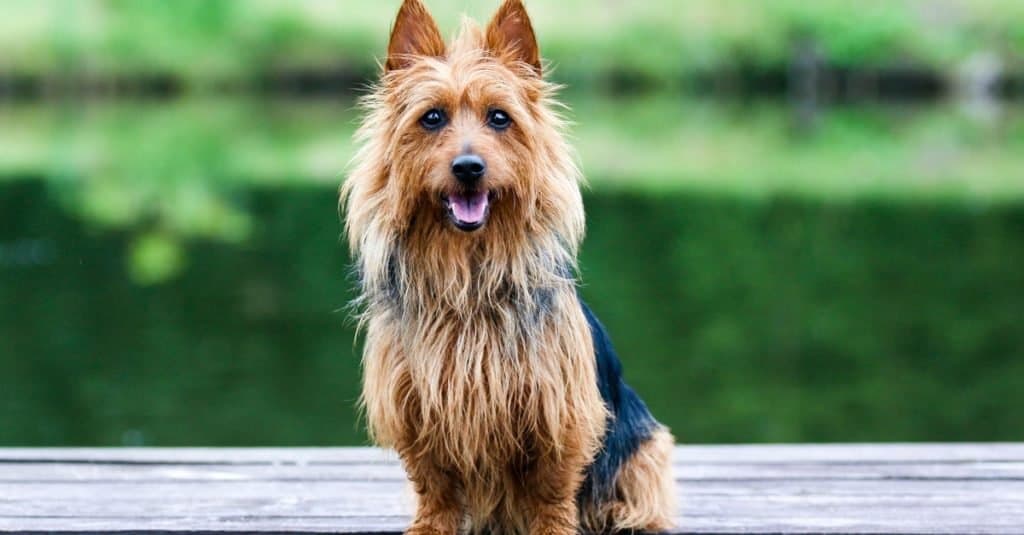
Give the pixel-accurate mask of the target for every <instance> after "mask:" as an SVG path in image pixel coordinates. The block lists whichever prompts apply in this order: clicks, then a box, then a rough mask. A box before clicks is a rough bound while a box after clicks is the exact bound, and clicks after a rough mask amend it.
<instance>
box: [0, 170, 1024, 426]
mask: <svg viewBox="0 0 1024 535" xmlns="http://www.w3.org/2000/svg"><path fill="white" fill-rule="evenodd" d="M168 165H170V164H168ZM175 165H181V166H182V168H187V167H188V166H187V165H186V164H185V163H181V164H175ZM143 167H144V166H141V164H140V167H139V168H138V169H141V168H143ZM196 169H197V170H198V169H199V167H196ZM197 172H198V171H197ZM99 180H102V179H99ZM231 180H232V179H231V178H230V177H228V178H225V179H224V182H225V183H230V182H231ZM216 187H220V185H219V183H218V184H217V185H216ZM147 188H150V185H147V184H143V185H142V189H144V190H146V191H147V192H146V193H145V194H142V197H141V198H149V197H145V195H148V194H149V193H150V192H151V191H155V192H160V191H162V190H160V189H159V186H153V189H152V190H151V191H150V190H148V189H147ZM638 190H639V191H634V192H629V191H622V190H620V189H615V188H604V189H599V190H598V191H596V192H594V193H592V194H589V195H588V196H587V198H586V202H587V207H588V212H589V221H590V225H589V233H588V238H587V241H586V244H585V247H584V252H583V258H582V264H583V270H584V278H585V283H586V284H585V286H584V288H583V293H584V295H585V297H586V298H587V299H588V300H589V301H590V302H591V303H592V305H593V307H594V308H595V310H596V311H597V312H598V314H599V315H601V317H602V319H603V320H604V322H605V323H606V324H607V326H608V327H609V329H610V331H611V332H612V334H613V337H614V340H615V342H616V344H617V345H618V347H619V350H620V352H621V353H622V355H623V358H624V360H625V362H626V367H627V368H626V369H627V376H628V378H629V379H630V381H631V382H632V383H633V384H634V385H635V386H636V388H637V389H638V390H639V391H640V392H641V393H642V394H643V395H644V396H645V397H646V398H647V400H648V401H649V403H650V405H651V407H652V409H653V411H654V412H655V414H657V415H658V417H659V418H660V419H662V420H663V421H665V422H666V423H668V424H669V425H670V426H672V427H673V429H674V430H675V432H676V434H677V435H678V436H679V437H680V439H681V440H683V441H687V442H757V441H812V440H846V441H849V440H966V439H970V440H989V439H1006V440H1020V439H1022V438H1024V435H1022V434H1021V433H1022V431H1021V428H1020V426H1019V425H1018V424H1019V410H1020V407H1024V360H1021V359H1020V358H1019V357H1020V355H1021V354H1022V352H1024V330H1022V329H1020V325H1019V322H1020V310H1021V308H1020V307H1021V303H1024V271H1021V270H1020V269H1019V267H1020V266H1021V265H1024V209H1022V208H1021V207H1020V206H1019V205H1016V204H1013V203H1006V204H1001V205H997V206H989V207H987V208H986V207H982V208H979V207H978V206H976V205H971V204H963V203H916V202H904V201H900V200H891V199H890V200H882V201H863V202H859V203H836V202H832V201H829V200H820V199H819V200H816V199H812V198H807V197H799V196H798V197H786V196H782V197H776V198H773V199H751V198H743V197H736V196H732V195H721V194H714V195H708V194H703V193H700V192H688V191H675V192H667V191H662V190H656V189H655V190H644V189H643V188H638ZM68 191H69V190H65V189H63V184H62V183H60V181H59V180H57V179H53V180H50V179H46V180H44V179H41V178H39V177H38V176H37V177H35V178H32V179H26V180H16V179H14V178H11V179H9V180H7V181H6V182H5V183H4V184H2V185H0V218H2V220H3V224H2V225H0V302H2V303H4V306H3V307H0V340H2V344H0V422H2V423H3V425H0V445H51V446H56V445H118V444H132V445H134V444H148V445H312V444H320V445H332V444H358V443H361V442H363V441H364V436H363V434H362V431H361V429H360V426H359V424H358V423H357V421H356V412H355V409H354V402H355V399H356V396H357V393H358V382H359V368H358V362H357V357H356V355H357V354H358V351H357V349H356V346H355V345H354V343H353V331H352V328H351V325H350V324H348V323H347V321H346V317H345V314H344V312H341V311H340V310H341V308H342V307H343V306H344V305H345V303H346V302H347V300H348V299H349V297H350V296H351V293H350V287H349V283H348V281H347V279H346V276H345V273H346V264H347V258H346V257H345V253H344V249H343V247H342V242H341V240H340V231H341V226H340V223H339V219H338V216H337V213H336V198H335V188H334V184H329V185H322V186H317V185H306V186H298V185H292V186H288V187H283V186H280V185H277V186H273V185H271V186H266V185H264V186H257V185H243V184H240V183H235V184H233V185H232V186H231V187H230V188H227V189H225V190H223V192H224V195H225V197H224V198H225V199H227V201H226V202H228V203H230V205H231V206H232V209H233V210H236V211H237V213H240V214H245V218H246V220H247V221H248V223H247V224H246V231H245V233H244V236H243V237H241V238H238V239H234V238H232V240H229V241H224V240H222V239H221V238H212V239H211V238H209V237H206V238H192V239H181V238H180V235H179V234H176V232H178V231H179V230H181V229H178V228H175V227H173V226H170V227H167V225H168V223H167V222H166V221H165V220H163V219H161V218H162V217H170V218H172V219H171V220H172V221H173V220H174V219H173V217H183V216H179V215H175V216H169V215H166V214H162V213H161V212H159V211H156V212H148V210H151V209H152V208H151V207H145V206H144V207H141V208H140V209H145V210H147V211H146V212H143V213H144V214H145V215H143V216H140V217H139V218H138V219H135V220H125V222H124V223H123V224H120V225H115V224H113V223H111V222H110V220H106V219H101V220H97V219H90V218H89V217H84V218H83V217H81V214H82V212H81V211H79V209H80V206H79V204H80V203H82V202H83V201H82V199H83V197H82V196H76V195H73V194H69V193H68ZM70 191H75V192H77V191H79V190H76V189H74V188H72V190H70ZM132 195H135V193H132ZM152 198H154V199H155V198H159V195H158V194H153V197H152ZM787 199H788V200H787ZM117 202H121V201H117ZM130 206H134V205H131V204H130ZM137 208H138V207H137ZM182 209H183V210H186V211H187V210H188V208H187V207H186V208H182ZM184 219H186V220H187V218H184ZM151 235H152V236H163V237H167V238H166V239H167V240H169V242H170V243H173V244H176V245H175V247H178V248H180V251H179V252H178V253H173V252H172V253H167V251H164V252H163V253H161V252H160V249H161V247H162V246H160V245H150V246H148V247H152V248H153V249H154V250H155V251H157V252H151V253H148V254H149V255H150V256H152V257H153V258H156V260H153V259H152V258H150V259H149V260H146V261H147V262H153V263H154V264H155V265H158V266H159V265H161V261H160V255H161V254H164V255H167V254H171V255H172V256H173V255H177V258H178V261H180V262H181V263H182V264H181V267H180V269H178V271H177V272H176V273H174V274H173V276H168V277H167V278H165V279H163V282H162V283H159V284H139V282H137V279H133V276H132V273H133V270H136V269H138V268H137V267H135V266H134V264H135V262H136V260H135V259H134V257H133V256H131V255H128V256H126V254H125V251H130V250H132V247H133V246H134V247H136V248H137V247H138V245H137V244H138V243H139V239H140V238H139V237H140V236H151ZM133 244H135V245H133ZM172 249H173V247H172ZM143 256H145V255H143ZM143 282H147V281H143ZM149 282H153V281H149Z"/></svg>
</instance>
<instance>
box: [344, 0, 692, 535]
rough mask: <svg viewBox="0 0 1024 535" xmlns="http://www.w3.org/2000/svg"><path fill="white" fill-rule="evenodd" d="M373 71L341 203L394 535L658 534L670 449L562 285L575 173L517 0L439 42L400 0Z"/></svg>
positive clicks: (412, 2) (576, 209) (598, 331)
mask: <svg viewBox="0 0 1024 535" xmlns="http://www.w3.org/2000/svg"><path fill="white" fill-rule="evenodd" d="M382 71H383V72H382V74H381V76H380V80H379V82H378V83H377V84H376V85H375V86H374V87H373V88H372V89H371V90H370V92H369V94H368V95H367V96H366V97H365V98H364V100H363V107H364V118H363V121H362V125H361V127H360V128H359V129H358V131H357V134H356V141H357V144H358V145H359V149H358V151H357V153H356V156H355V157H354V159H353V162H352V164H351V166H350V170H349V173H348V176H347V178H346V179H345V181H344V184H343V185H342V188H341V198H340V201H339V204H340V206H341V208H342V209H343V211H344V213H345V216H344V217H345V227H346V232H347V235H348V241H349V246H350V249H351V251H352V254H353V259H354V270H355V272H356V275H357V278H358V281H359V287H360V292H359V297H358V298H357V300H356V303H355V304H356V305H357V307H358V313H357V314H358V318H359V322H360V328H361V331H362V332H364V334H365V347H364V350H363V351H364V352H363V373H364V377H363V391H362V397H361V406H362V409H363V411H364V413H365V417H366V420H367V423H368V428H369V433H370V436H371V438H372V439H373V440H374V441H375V442H376V443H377V444H379V445H381V446H384V447H389V448H394V449H395V450H396V451H397V452H398V455H399V457H400V458H401V460H402V463H403V465H404V467H405V469H406V472H407V474H408V477H409V479H410V481H411V482H412V484H413V487H414V489H415V491H416V494H417V498H418V500H417V501H418V504H417V509H416V513H415V517H414V519H413V522H412V524H411V527H409V529H408V531H407V533H410V534H415V535H421V534H422V535H427V534H452V533H458V532H471V533H479V532H491V533H531V534H573V533H577V532H578V531H579V530H581V529H582V530H588V531H593V532H608V531H619V530H644V531H662V530H665V529H667V528H669V527H670V526H671V522H672V516H673V504H674V499H673V495H672V494H673V479H672V476H671V453H672V446H673V438H672V435H671V434H670V433H669V431H668V429H667V428H665V427H664V426H662V425H661V424H659V423H658V422H657V421H656V420H655V419H654V418H653V417H652V416H651V414H650V412H649V411H648V410H647V407H646V406H645V405H644V403H643V402H642V401H641V400H640V398H639V397H638V396H637V395H636V393H634V391H633V390H631V389H630V388H629V387H628V386H627V385H626V384H625V383H624V382H623V379H622V371H621V365H620V363H619V359H618V357H617V356H616V354H615V351H614V349H613V348H612V345H611V342H610V341H609V338H608V335H607V333H606V332H605V329H604V327H602V326H601V324H600V323H599V322H598V320H597V319H596V318H595V316H594V314H593V313H592V312H591V311H590V309H589V308H587V306H586V305H585V304H584V303H583V302H582V300H581V299H580V297H579V295H578V294H577V263H576V257H577V251H578V249H579V245H580V242H581V240H582V238H583V234H584V210H583V201H582V197H581V194H580V182H581V176H580V171H579V169H578V167H577V165H576V163H575V161H576V160H575V155H574V153H573V151H572V150H571V147H570V146H569V145H568V144H567V142H566V140H565V137H564V135H563V131H564V129H565V122H564V120H563V119H562V118H561V116H560V115H559V110H560V106H559V104H558V103H557V101H556V100H555V93H556V91H557V89H558V87H557V86H556V85H554V84H552V83H551V82H548V81H547V80H545V78H544V71H545V67H544V65H543V64H542V62H541V59H540V56H539V51H538V47H537V41H536V37H535V34H534V30H533V27H532V24H531V22H530V19H529V17H528V15H527V13H526V10H525V7H524V6H523V4H522V2H521V0H506V1H504V3H503V4H502V5H501V6H500V8H499V9H498V11H497V13H496V14H495V15H494V17H493V19H492V20H491V21H490V22H489V23H488V24H487V26H486V28H481V27H480V26H478V25H476V24H475V23H473V22H472V21H470V20H468V19H467V20H464V21H463V24H462V28H461V30H460V32H459V33H458V35H457V36H456V37H455V38H454V39H453V40H452V41H451V42H450V43H449V44H446V43H445V41H444V40H443V39H442V37H441V34H440V32H439V31H438V28H437V24H436V23H435V22H434V19H433V18H432V16H431V15H430V13H429V12H428V11H427V9H426V8H425V6H424V5H423V4H422V3H421V1H420V0H404V3H403V4H402V6H401V8H400V9H399V12H398V16H397V19H396V20H395V22H394V26H393V27H392V31H391V38H390V42H389V44H388V51H387V59H386V62H384V63H383V65H382Z"/></svg>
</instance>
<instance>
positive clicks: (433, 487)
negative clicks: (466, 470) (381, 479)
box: [403, 456, 463, 535]
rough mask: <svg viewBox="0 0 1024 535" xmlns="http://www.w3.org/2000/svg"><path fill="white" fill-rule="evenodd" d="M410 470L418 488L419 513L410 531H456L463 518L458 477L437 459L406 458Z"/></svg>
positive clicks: (427, 534) (442, 534)
mask: <svg viewBox="0 0 1024 535" xmlns="http://www.w3.org/2000/svg"><path fill="white" fill-rule="evenodd" d="M403 461H404V464H405V469H406V472H407V473H408V474H409V479H410V480H411V481H412V483H413V486H414V488H415V490H416V499H417V505H416V517H415V518H414V519H413V522H412V525H411V526H410V527H409V529H408V530H406V532H405V533H406V535H453V534H455V533H457V532H458V530H459V524H460V523H461V521H462V515H463V511H462V503H461V502H460V499H459V496H460V494H459V485H458V482H457V481H456V479H455V477H454V476H453V475H452V474H451V473H449V472H447V471H445V470H443V469H441V468H440V467H439V466H437V465H436V464H434V463H433V462H431V461H429V460H427V459H423V458H419V459H413V458H405V457H404V456H403Z"/></svg>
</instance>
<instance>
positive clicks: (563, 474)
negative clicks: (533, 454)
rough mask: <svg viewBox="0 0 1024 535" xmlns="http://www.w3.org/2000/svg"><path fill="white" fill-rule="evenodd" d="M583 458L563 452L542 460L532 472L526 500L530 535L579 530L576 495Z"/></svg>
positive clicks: (566, 533) (567, 534) (562, 534)
mask: <svg viewBox="0 0 1024 535" xmlns="http://www.w3.org/2000/svg"><path fill="white" fill-rule="evenodd" d="M585 464H586V460H585V458H584V457H583V455H579V454H576V453H570V452H564V453H563V454H562V455H561V456H559V457H558V458H555V457H554V456H551V457H545V458H542V459H540V460H539V461H538V462H537V464H536V466H535V468H534V470H533V471H532V472H531V473H530V476H529V478H528V480H527V486H526V489H525V491H526V495H525V498H526V501H527V503H528V504H529V506H530V507H529V509H530V513H531V516H532V518H531V519H530V522H529V526H530V535H575V534H576V532H577V531H578V529H579V517H578V513H577V509H576V492H577V491H578V490H579V488H580V484H581V482H582V479H583V478H582V476H581V474H582V473H583V470H584V468H585Z"/></svg>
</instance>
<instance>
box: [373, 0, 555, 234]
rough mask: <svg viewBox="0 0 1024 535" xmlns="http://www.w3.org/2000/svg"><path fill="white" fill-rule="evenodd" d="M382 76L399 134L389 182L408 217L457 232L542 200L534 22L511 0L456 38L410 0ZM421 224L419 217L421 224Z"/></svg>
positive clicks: (391, 118) (393, 144) (542, 134)
mask: <svg viewBox="0 0 1024 535" xmlns="http://www.w3.org/2000/svg"><path fill="white" fill-rule="evenodd" d="M385 69H386V70H385V74H384V76H383V79H382V86H383V87H384V99H385V101H384V104H385V106H386V108H387V109H388V110H390V111H389V113H388V114H387V119H386V120H387V121H388V122H389V123H390V124H389V125H388V129H389V131H390V134H389V135H391V136H392V138H391V142H390V144H389V147H388V148H389V153H390V154H389V156H390V158H389V162H388V164H389V165H390V169H389V172H388V173H387V175H388V180H389V181H392V182H395V183H393V184H391V186H392V187H394V188H397V189H398V190H399V191H401V192H402V197H403V198H404V202H403V203H402V204H404V205H407V207H408V208H409V209H408V211H407V212H408V217H411V218H420V219H422V220H423V221H424V224H436V223H441V224H442V225H443V226H444V227H445V228H447V229H450V230H451V231H454V232H458V233H472V232H477V231H480V232H482V231H481V229H483V228H484V227H486V226H487V224H488V221H489V220H491V219H496V218H499V217H500V218H503V219H508V220H511V219H515V218H516V217H521V216H524V214H522V213H519V214H517V212H520V211H522V210H524V209H525V207H527V206H529V205H531V204H535V202H536V201H535V199H536V197H537V195H538V191H537V190H538V184H537V182H538V181H543V180H544V177H542V176H539V175H541V174H542V171H541V169H542V166H543V164H544V163H545V162H544V159H545V157H546V156H545V151H546V149H545V148H544V147H542V146H540V145H541V144H542V140H543V139H544V137H545V136H547V135H550V134H547V133H546V132H545V131H544V129H545V127H546V126H548V125H546V124H544V123H545V118H544V116H543V113H542V110H541V109H540V107H541V106H542V103H541V102H540V100H541V97H542V94H543V88H544V85H543V80H542V79H541V64H540V59H539V55H538V50H537V43H536V39H535V37H534V32H533V28H532V27H531V24H530V20H529V18H528V16H527V14H526V11H525V10H524V8H523V6H522V4H521V3H520V1H519V0H508V1H506V2H505V3H504V5H502V7H501V8H500V9H499V11H498V13H497V14H496V15H495V17H494V19H493V20H492V21H491V22H490V24H488V26H487V29H486V30H485V31H483V32H481V31H479V30H477V29H476V28H475V27H468V29H464V30H463V34H462V35H461V36H460V37H459V38H458V39H457V40H456V41H455V42H453V43H452V44H451V45H446V44H445V43H444V41H443V40H442V39H441V36H440V33H439V31H438V29H437V26H436V24H435V22H434V20H433V18H432V17H431V16H430V14H429V13H428V12H427V11H426V9H425V8H424V7H423V5H422V4H421V3H420V2H419V0H406V1H405V3H404V4H403V5H402V8H401V10H400V11H399V14H398V18H397V20H396V21H395V25H394V27H393V29H392V33H391V41H390V44H389V46H388V59H387V63H386V66H385ZM419 223H420V222H419V221H417V224H419Z"/></svg>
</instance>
